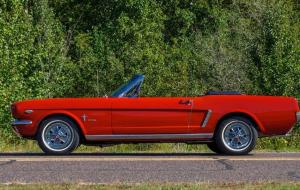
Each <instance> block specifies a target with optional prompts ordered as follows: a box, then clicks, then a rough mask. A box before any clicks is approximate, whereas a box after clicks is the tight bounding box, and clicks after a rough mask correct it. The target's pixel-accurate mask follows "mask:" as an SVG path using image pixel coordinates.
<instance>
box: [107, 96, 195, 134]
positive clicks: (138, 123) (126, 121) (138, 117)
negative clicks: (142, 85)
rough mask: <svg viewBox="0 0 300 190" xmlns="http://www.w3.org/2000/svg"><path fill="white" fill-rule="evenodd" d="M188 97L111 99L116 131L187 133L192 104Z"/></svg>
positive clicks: (113, 123)
mask: <svg viewBox="0 0 300 190" xmlns="http://www.w3.org/2000/svg"><path fill="white" fill-rule="evenodd" d="M180 101H187V99H186V98H180V97H179V98H115V99H112V110H111V111H112V129H113V133H114V134H162V133H167V134H168V133H170V134H172V133H188V123H189V116H190V114H191V109H192V105H191V104H181V103H180Z"/></svg>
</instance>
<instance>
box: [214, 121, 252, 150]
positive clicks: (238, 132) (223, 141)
mask: <svg viewBox="0 0 300 190" xmlns="http://www.w3.org/2000/svg"><path fill="white" fill-rule="evenodd" d="M257 138H258V134H257V131H256V129H255V127H254V124H253V123H252V122H251V121H249V120H248V119H246V118H243V117H231V118H228V119H225V120H224V121H222V122H221V123H220V125H219V126H218V129H217V131H216V133H215V141H216V146H217V148H218V149H219V150H220V151H221V153H223V154H228V155H244V154H248V153H249V152H250V151H252V150H253V149H254V147H255V145H256V141H257Z"/></svg>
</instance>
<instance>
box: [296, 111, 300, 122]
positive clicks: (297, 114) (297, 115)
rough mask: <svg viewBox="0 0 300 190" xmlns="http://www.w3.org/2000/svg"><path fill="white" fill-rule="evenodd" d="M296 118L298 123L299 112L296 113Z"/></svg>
mask: <svg viewBox="0 0 300 190" xmlns="http://www.w3.org/2000/svg"><path fill="white" fill-rule="evenodd" d="M296 117H297V122H300V112H297V113H296Z"/></svg>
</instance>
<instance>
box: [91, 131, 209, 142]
mask: <svg viewBox="0 0 300 190" xmlns="http://www.w3.org/2000/svg"><path fill="white" fill-rule="evenodd" d="M85 138H86V140H90V141H96V140H168V139H211V138H213V133H196V134H141V135H139V134H128V135H127V134H124V135H123V134H122V135H85Z"/></svg>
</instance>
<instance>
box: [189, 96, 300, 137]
mask: <svg viewBox="0 0 300 190" xmlns="http://www.w3.org/2000/svg"><path fill="white" fill-rule="evenodd" d="M194 102H195V103H194V110H208V109H211V110H212V117H211V119H210V121H209V122H208V125H207V126H206V128H207V129H206V130H205V131H204V132H206V131H210V132H211V131H213V130H214V128H215V127H216V126H217V124H218V122H219V121H220V120H221V119H222V118H223V117H224V116H226V115H228V114H231V113H243V114H245V115H248V116H250V117H251V118H252V119H253V120H254V121H255V122H256V124H257V125H258V127H259V129H260V131H261V132H262V133H263V134H265V135H283V134H286V133H287V132H288V131H289V130H290V129H291V128H292V127H293V126H294V125H295V123H296V117H295V113H296V112H297V111H298V110H299V108H298V106H295V99H294V98H289V97H272V96H246V95H240V96H238V95H224V96H217V95H213V96H203V97H199V98H195V99H194ZM194 131H195V132H197V131H198V132H200V131H202V130H201V129H198V130H194Z"/></svg>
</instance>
